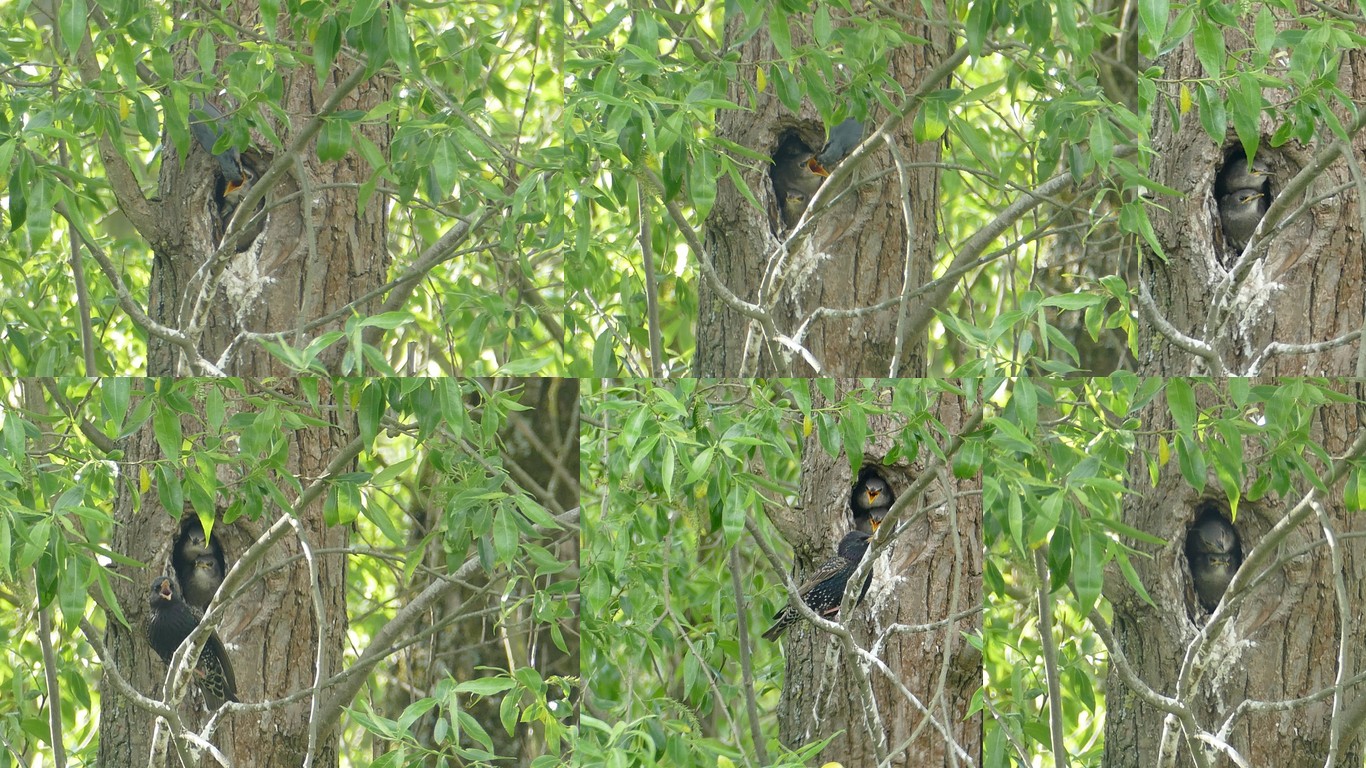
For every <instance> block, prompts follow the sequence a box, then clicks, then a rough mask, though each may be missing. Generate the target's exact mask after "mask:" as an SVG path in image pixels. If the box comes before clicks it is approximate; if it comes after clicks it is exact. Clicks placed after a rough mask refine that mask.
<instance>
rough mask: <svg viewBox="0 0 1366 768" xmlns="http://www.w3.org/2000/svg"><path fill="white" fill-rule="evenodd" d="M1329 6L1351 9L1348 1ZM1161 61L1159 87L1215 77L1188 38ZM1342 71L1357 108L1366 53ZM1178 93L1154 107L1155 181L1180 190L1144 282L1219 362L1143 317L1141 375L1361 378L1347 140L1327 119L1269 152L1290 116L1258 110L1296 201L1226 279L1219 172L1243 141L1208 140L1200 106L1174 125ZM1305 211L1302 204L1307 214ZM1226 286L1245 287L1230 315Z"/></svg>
mask: <svg viewBox="0 0 1366 768" xmlns="http://www.w3.org/2000/svg"><path fill="white" fill-rule="evenodd" d="M1311 5H1313V6H1317V5H1318V4H1317V3H1307V2H1306V3H1301V4H1300V6H1301V7H1300V11H1301V12H1302V13H1306V14H1310V15H1317V14H1318V11H1316V10H1314V9H1313V8H1311V7H1310V6H1311ZM1329 5H1336V6H1338V7H1340V8H1341V10H1342V12H1345V13H1356V10H1355V6H1352V5H1351V4H1350V3H1342V2H1338V3H1331V2H1330V3H1329ZM1253 19H1254V15H1246V16H1245V17H1244V18H1243V25H1244V29H1242V30H1226V32H1225V37H1226V38H1227V42H1228V48H1229V50H1230V51H1237V50H1240V49H1243V48H1245V47H1247V45H1248V44H1249V41H1250V40H1251V39H1253ZM1280 26H1281V27H1282V28H1284V26H1285V25H1284V24H1282V25H1280ZM1161 63H1162V65H1163V69H1164V72H1163V75H1162V82H1163V83H1188V84H1190V86H1191V87H1192V88H1197V87H1199V85H1198V84H1197V83H1196V81H1197V80H1199V79H1202V78H1205V77H1207V76H1208V73H1206V72H1205V71H1204V69H1203V68H1202V66H1201V64H1200V62H1199V60H1198V59H1197V57H1196V54H1195V48H1194V45H1193V43H1192V42H1191V40H1190V39H1189V38H1188V39H1187V41H1186V42H1185V43H1183V44H1182V45H1180V46H1178V47H1177V48H1176V49H1175V50H1173V51H1172V52H1171V53H1170V54H1168V55H1167V56H1166V57H1164V58H1163V59H1162V61H1161ZM1273 74H1275V73H1273ZM1337 77H1338V81H1337V85H1338V86H1339V87H1340V88H1341V89H1342V90H1343V91H1344V92H1345V93H1347V94H1349V95H1350V96H1351V97H1352V98H1353V99H1354V100H1355V101H1356V103H1357V104H1361V103H1362V102H1363V100H1366V52H1363V51H1362V50H1360V49H1359V48H1358V49H1354V50H1347V51H1345V52H1343V53H1342V55H1341V66H1340V68H1339V70H1338V73H1337ZM1231 82H1233V81H1231ZM1160 87H1161V86H1160ZM1230 87H1232V86H1230ZM1262 97H1263V102H1264V103H1266V102H1267V101H1268V100H1269V101H1271V102H1276V101H1277V100H1280V99H1284V98H1285V94H1284V92H1283V91H1279V90H1270V89H1268V90H1265V91H1263V94H1262ZM1177 98H1178V96H1177V94H1176V93H1175V92H1174V91H1166V90H1164V91H1163V93H1162V94H1161V95H1159V99H1158V103H1157V104H1156V105H1155V107H1154V109H1153V110H1152V111H1153V115H1154V120H1153V132H1152V135H1153V148H1154V157H1155V161H1154V164H1153V172H1154V175H1155V178H1156V179H1157V180H1158V181H1159V182H1160V183H1162V184H1165V185H1167V186H1170V187H1173V188H1174V189H1176V190H1178V191H1180V192H1181V193H1182V195H1183V196H1182V197H1181V198H1179V199H1171V198H1159V199H1158V201H1157V202H1158V203H1159V204H1160V205H1158V206H1154V208H1153V209H1152V211H1153V216H1152V221H1153V227H1154V229H1155V230H1156V232H1157V237H1158V240H1159V241H1160V242H1161V243H1162V247H1163V249H1164V250H1165V251H1166V255H1167V261H1165V262H1164V261H1162V260H1160V259H1156V258H1151V257H1150V258H1148V259H1146V260H1145V262H1146V263H1145V265H1144V267H1143V270H1142V271H1143V280H1144V281H1145V282H1146V283H1147V284H1148V286H1149V287H1150V289H1151V291H1152V296H1153V299H1154V301H1155V304H1156V310H1157V311H1158V312H1159V313H1160V314H1161V316H1162V317H1163V318H1165V320H1166V321H1167V322H1169V323H1170V324H1171V325H1172V326H1174V328H1175V330H1177V331H1179V332H1180V333H1181V334H1183V335H1184V336H1186V337H1188V338H1190V339H1194V340H1196V341H1201V342H1204V343H1206V344H1208V345H1209V346H1210V347H1212V352H1213V355H1214V356H1216V357H1217V358H1218V362H1217V363H1216V364H1213V365H1212V364H1211V363H1210V362H1209V361H1206V360H1201V359H1199V357H1198V356H1197V355H1195V354H1193V353H1192V352H1191V351H1189V349H1188V348H1182V345H1179V344H1177V343H1174V342H1173V341H1172V339H1171V338H1170V334H1169V333H1167V332H1164V331H1163V330H1162V329H1160V328H1158V327H1156V323H1155V322H1154V319H1153V318H1152V316H1151V315H1150V314H1149V313H1146V312H1145V313H1143V314H1142V316H1141V322H1140V324H1139V326H1140V337H1139V347H1138V349H1139V358H1140V359H1139V361H1138V365H1139V371H1140V372H1142V373H1144V374H1147V375H1153V376H1179V375H1190V374H1203V373H1212V374H1214V375H1241V374H1253V375H1277V374H1285V375H1302V374H1311V375H1329V376H1352V375H1356V376H1361V375H1366V370H1363V369H1361V368H1360V367H1359V366H1360V365H1361V360H1360V359H1359V351H1360V342H1359V341H1357V340H1356V339H1355V337H1351V336H1348V334H1351V333H1353V332H1359V331H1360V330H1361V328H1362V327H1363V323H1364V322H1366V303H1363V302H1362V301H1361V296H1362V291H1363V288H1364V287H1366V286H1364V285H1363V280H1364V279H1366V274H1364V273H1366V259H1363V258H1362V253H1363V252H1366V222H1363V221H1362V220H1361V214H1360V211H1359V209H1358V205H1359V200H1360V194H1361V192H1360V187H1359V186H1358V185H1359V184H1360V181H1359V180H1356V181H1354V179H1353V171H1352V169H1351V165H1350V164H1349V163H1348V162H1347V161H1346V160H1345V159H1344V157H1343V156H1342V153H1341V150H1342V149H1344V147H1343V145H1342V144H1341V143H1340V142H1339V141H1338V139H1337V138H1336V137H1335V136H1334V134H1333V133H1331V132H1330V131H1329V130H1328V129H1327V127H1326V126H1325V127H1323V128H1322V129H1321V130H1320V131H1318V132H1317V134H1316V136H1315V139H1314V140H1313V141H1312V142H1310V143H1309V144H1301V143H1299V142H1296V141H1290V142H1288V143H1286V144H1284V145H1282V146H1279V147H1273V146H1271V142H1270V139H1271V137H1272V136H1273V135H1274V134H1275V132H1276V130H1277V129H1278V128H1279V127H1280V126H1279V122H1280V121H1281V120H1283V119H1285V118H1284V117H1283V116H1278V117H1277V118H1274V119H1273V117H1272V116H1271V115H1269V114H1267V113H1266V112H1263V113H1262V115H1261V120H1260V125H1261V129H1260V131H1261V141H1260V143H1259V147H1258V149H1257V153H1256V156H1257V157H1258V158H1265V160H1266V161H1267V162H1268V164H1269V166H1270V170H1271V172H1272V175H1273V178H1272V181H1271V191H1272V194H1273V195H1274V196H1275V198H1276V203H1277V204H1279V203H1281V202H1285V203H1287V204H1289V205H1288V209H1287V211H1286V214H1287V216H1286V217H1283V219H1282V221H1283V223H1282V225H1281V230H1280V231H1278V232H1276V233H1275V234H1274V236H1272V237H1271V239H1270V240H1269V243H1268V244H1269V247H1268V248H1267V249H1266V250H1265V251H1262V257H1261V258H1258V259H1254V260H1251V261H1250V262H1249V264H1250V268H1249V270H1248V271H1247V273H1246V276H1245V277H1244V278H1242V279H1241V280H1230V279H1229V272H1228V268H1229V266H1230V265H1231V264H1232V262H1233V260H1234V259H1236V258H1237V257H1236V256H1231V255H1228V254H1226V253H1225V251H1224V249H1225V246H1224V241H1225V238H1224V237H1223V235H1222V228H1221V225H1220V224H1219V223H1218V222H1219V213H1218V207H1217V204H1216V200H1215V196H1214V183H1215V177H1216V172H1217V171H1218V170H1219V169H1220V168H1222V167H1223V166H1224V164H1225V163H1226V162H1235V161H1236V162H1242V161H1241V160H1240V159H1238V157H1237V155H1238V153H1241V152H1242V150H1241V144H1240V143H1239V142H1238V140H1237V138H1236V137H1235V135H1234V131H1233V129H1232V128H1230V129H1229V130H1228V138H1227V139H1226V140H1225V141H1224V142H1223V144H1222V145H1216V144H1215V142H1212V141H1210V139H1209V137H1208V135H1207V134H1206V133H1205V132H1204V129H1203V128H1202V127H1201V121H1200V119H1199V116H1198V114H1197V113H1196V112H1195V111H1192V112H1190V113H1188V114H1186V115H1182V116H1181V117H1180V121H1179V124H1174V123H1173V121H1172V118H1173V116H1175V115H1176V114H1177V111H1176V110H1175V108H1174V107H1172V106H1171V105H1170V103H1171V102H1175V100H1176V99H1177ZM1335 111H1336V112H1337V114H1338V119H1339V120H1340V121H1341V122H1342V124H1343V125H1345V126H1348V127H1349V129H1350V128H1351V127H1353V119H1352V117H1351V116H1350V115H1347V114H1345V112H1344V111H1343V110H1342V109H1341V108H1340V107H1337V108H1335ZM1321 122H1322V119H1321ZM1325 151H1336V152H1338V155H1337V157H1336V159H1335V160H1333V162H1332V163H1331V164H1330V165H1328V167H1327V168H1326V169H1324V170H1323V171H1322V172H1321V173H1319V174H1317V176H1315V177H1314V178H1313V180H1312V182H1311V183H1310V184H1309V185H1308V187H1307V189H1306V190H1305V191H1304V192H1303V193H1301V194H1295V195H1289V196H1287V199H1286V200H1285V201H1281V200H1280V196H1281V193H1282V192H1283V191H1284V190H1285V189H1286V187H1287V185H1288V184H1289V183H1290V182H1291V179H1292V177H1294V176H1295V175H1296V174H1298V173H1300V171H1301V170H1302V169H1304V168H1306V167H1307V166H1309V165H1310V164H1311V163H1312V162H1313V160H1314V159H1315V158H1317V157H1320V156H1322V155H1323V153H1324V152H1325ZM1349 151H1350V153H1351V154H1352V155H1354V156H1355V157H1356V158H1358V160H1357V161H1356V162H1357V163H1358V164H1359V162H1360V161H1359V158H1361V157H1363V156H1366V135H1363V133H1362V132H1361V131H1360V130H1359V129H1358V130H1357V131H1356V133H1355V134H1354V135H1353V136H1352V139H1351V145H1350V148H1349ZM1306 203H1307V206H1306ZM1301 206H1305V208H1304V209H1303V210H1300V209H1301ZM1273 213H1274V212H1273ZM1269 223H1270V222H1263V229H1264V232H1263V234H1264V235H1272V233H1271V232H1270V231H1268V230H1266V227H1267V225H1268V224H1269ZM1223 284H1232V285H1241V289H1240V290H1236V291H1232V292H1231V295H1230V296H1229V297H1228V298H1227V300H1226V301H1225V302H1224V304H1225V305H1226V306H1227V308H1228V309H1227V311H1225V312H1215V311H1214V309H1215V307H1216V305H1217V304H1218V303H1219V301H1220V296H1221V289H1220V286H1221V285H1223ZM1343 337H1347V338H1346V339H1344V338H1343ZM1334 340H1342V341H1344V342H1345V343H1340V344H1337V345H1333V346H1330V347H1329V348H1327V349H1323V350H1316V351H1308V350H1298V351H1283V352H1280V353H1278V354H1276V355H1274V356H1271V357H1270V358H1269V359H1268V357H1267V351H1268V345H1270V344H1272V343H1273V342H1275V343H1281V344H1296V345H1303V344H1314V343H1325V342H1331V341H1334Z"/></svg>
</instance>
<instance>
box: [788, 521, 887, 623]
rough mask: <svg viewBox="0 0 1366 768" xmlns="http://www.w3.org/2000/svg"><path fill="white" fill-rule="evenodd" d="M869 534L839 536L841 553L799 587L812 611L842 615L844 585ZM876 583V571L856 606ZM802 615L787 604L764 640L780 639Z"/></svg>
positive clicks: (866, 580)
mask: <svg viewBox="0 0 1366 768" xmlns="http://www.w3.org/2000/svg"><path fill="white" fill-rule="evenodd" d="M868 538H869V535H868V534H867V533H864V532H863V531H850V532H849V533H846V534H844V538H843V539H840V543H839V548H838V550H837V551H838V552H839V554H837V555H835V556H834V557H832V558H830V559H828V560H826V561H825V562H823V563H821V564H820V566H819V567H818V568H816V570H815V571H814V572H813V573H812V574H811V575H810V576H809V577H808V578H807V580H806V581H805V582H803V583H802V586H801V589H800V590H799V591H800V592H801V595H802V601H803V602H805V603H806V604H807V606H808V607H809V608H811V610H813V611H815V612H816V613H818V614H820V615H821V616H824V617H825V618H832V617H834V616H838V615H839V610H840V601H842V600H843V599H844V588H845V585H847V584H848V583H849V577H850V576H853V575H854V569H856V568H857V567H858V564H859V561H860V560H862V559H863V553H864V552H867V551H868ZM872 583H873V574H872V572H871V571H869V572H868V578H867V579H865V580H864V582H863V589H862V590H860V591H859V595H858V599H857V600H855V601H854V605H856V606H857V605H858V604H859V603H862V602H863V596H864V595H866V594H868V586H869V585H870V584H872ZM801 618H802V614H801V612H800V611H798V610H796V609H794V608H793V607H792V606H791V605H789V606H786V607H784V608H783V609H782V610H780V611H778V613H776V614H774V616H773V626H771V627H769V628H768V631H767V632H764V634H763V637H764V639H765V640H777V639H778V636H779V635H781V634H782V633H784V632H786V631H787V628H788V627H790V626H792V625H793V624H795V623H797V621H798V620H799V619H801Z"/></svg>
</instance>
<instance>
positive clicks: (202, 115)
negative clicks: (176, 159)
mask: <svg viewBox="0 0 1366 768" xmlns="http://www.w3.org/2000/svg"><path fill="white" fill-rule="evenodd" d="M225 119H226V118H225V117H224V116H223V113H222V111H220V110H219V109H218V107H215V106H214V105H213V103H212V102H210V101H208V100H207V99H200V98H196V99H195V100H194V101H193V102H191V104H190V133H192V134H194V137H195V140H196V141H198V142H199V146H201V147H203V148H204V151H205V152H208V153H209V156H211V157H212V158H213V159H214V160H216V161H218V168H219V170H221V171H222V172H223V181H224V188H223V194H224V195H229V194H231V193H233V192H234V191H236V190H237V189H239V188H240V187H241V186H242V185H243V184H244V183H245V182H246V180H247V177H246V174H245V172H244V171H243V169H242V155H241V153H240V152H238V151H237V148H236V147H228V148H226V149H224V150H223V151H222V152H218V153H215V152H214V151H213V148H214V145H216V144H217V143H218V140H219V139H220V138H222V137H223V135H224V134H226V133H227V127H226V126H225V125H224V124H223V123H224V120H225Z"/></svg>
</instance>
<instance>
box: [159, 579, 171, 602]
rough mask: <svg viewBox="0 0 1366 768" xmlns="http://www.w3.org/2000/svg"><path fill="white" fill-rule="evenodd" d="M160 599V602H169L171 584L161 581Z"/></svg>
mask: <svg viewBox="0 0 1366 768" xmlns="http://www.w3.org/2000/svg"><path fill="white" fill-rule="evenodd" d="M161 599H162V600H170V599H171V582H169V581H163V582H161Z"/></svg>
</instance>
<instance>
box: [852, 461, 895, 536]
mask: <svg viewBox="0 0 1366 768" xmlns="http://www.w3.org/2000/svg"><path fill="white" fill-rule="evenodd" d="M894 501H896V495H895V494H893V493H892V489H891V487H890V486H888V485H887V481H886V480H884V479H882V477H881V476H880V475H876V474H870V475H868V476H867V477H865V478H864V479H863V480H860V481H859V483H858V485H856V486H854V492H853V494H851V495H850V497H849V504H850V506H852V507H853V508H854V528H855V529H857V530H860V531H863V532H864V533H872V532H873V531H876V530H877V527H878V526H879V525H881V524H882V519H883V518H884V517H886V516H887V512H888V511H889V510H890V509H891V508H892V502H894Z"/></svg>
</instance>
